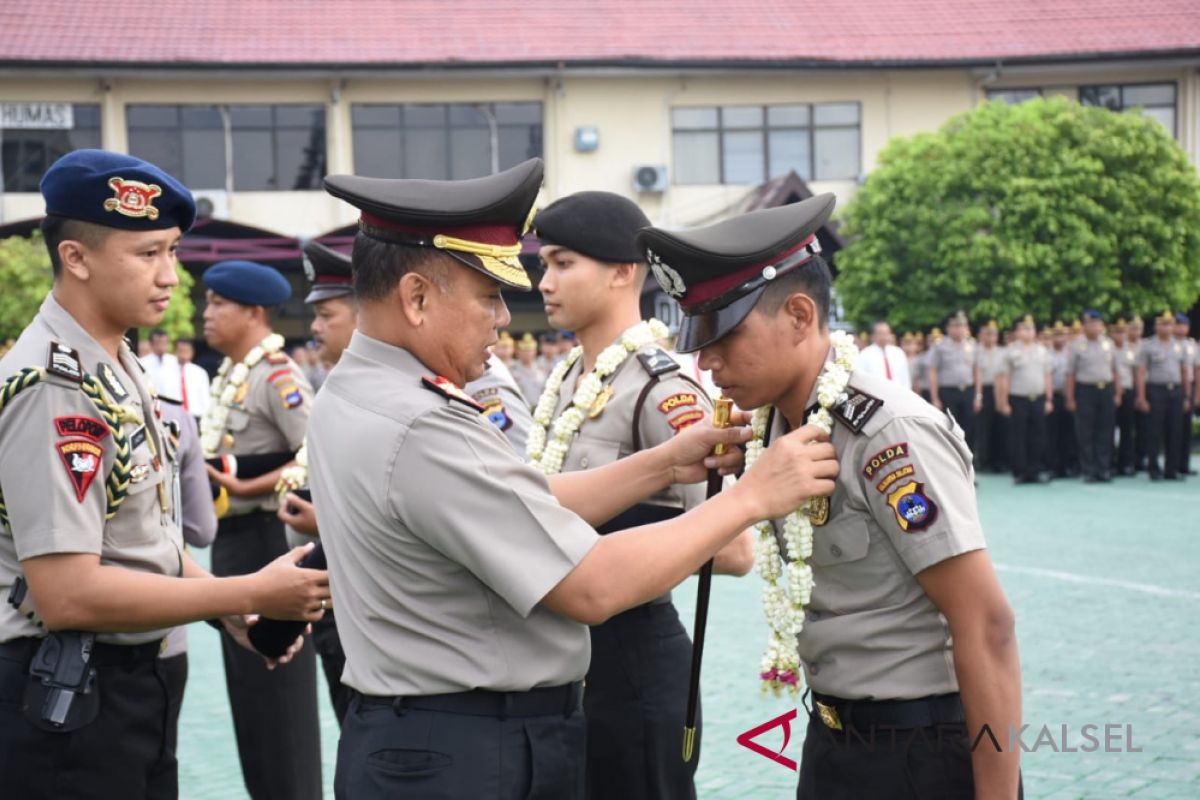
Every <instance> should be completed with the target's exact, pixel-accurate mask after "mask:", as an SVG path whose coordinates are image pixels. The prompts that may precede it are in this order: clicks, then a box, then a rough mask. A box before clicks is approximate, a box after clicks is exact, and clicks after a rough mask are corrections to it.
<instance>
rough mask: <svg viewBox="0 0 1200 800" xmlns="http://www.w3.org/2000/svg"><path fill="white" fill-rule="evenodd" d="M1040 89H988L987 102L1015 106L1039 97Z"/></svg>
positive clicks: (1040, 94)
mask: <svg viewBox="0 0 1200 800" xmlns="http://www.w3.org/2000/svg"><path fill="white" fill-rule="evenodd" d="M1041 96H1042V90H1041V89H988V90H987V99H988V100H1000V101H1001V102H1004V103H1008V104H1009V105H1014V106H1015V105H1017V104H1018V103H1024V102H1025V101H1026V100H1032V99H1034V98H1035V97H1041Z"/></svg>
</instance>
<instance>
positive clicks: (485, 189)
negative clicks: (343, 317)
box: [309, 159, 836, 800]
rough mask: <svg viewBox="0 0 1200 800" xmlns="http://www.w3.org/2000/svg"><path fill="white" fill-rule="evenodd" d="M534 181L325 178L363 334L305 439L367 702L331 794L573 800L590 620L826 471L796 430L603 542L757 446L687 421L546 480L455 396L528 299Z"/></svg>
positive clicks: (620, 607) (669, 575)
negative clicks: (678, 509) (353, 215)
mask: <svg viewBox="0 0 1200 800" xmlns="http://www.w3.org/2000/svg"><path fill="white" fill-rule="evenodd" d="M541 178H542V164H541V161H540V160H538V159H534V160H531V161H528V162H525V163H524V164H521V165H518V166H516V167H514V168H512V169H510V170H508V171H505V172H501V173H498V174H496V175H493V176H490V177H487V178H481V179H478V180H472V181H458V182H454V181H447V182H437V181H415V180H385V179H372V178H359V177H354V176H344V175H340V176H330V177H328V178H326V179H325V186H326V190H327V191H329V192H330V193H331V194H333V195H335V196H337V197H340V198H342V199H345V200H347V201H349V202H350V203H352V204H354V205H355V206H357V207H359V208H360V209H361V210H362V217H361V219H360V222H359V233H358V235H357V236H356V237H355V243H354V253H353V258H354V271H355V272H354V282H355V291H356V295H357V297H358V302H359V330H358V331H357V332H356V333H355V334H354V337H353V339H352V340H351V342H350V347H349V348H348V349H347V350H346V352H345V354H344V355H343V356H342V360H341V361H340V362H339V364H338V366H337V368H336V369H335V370H334V371H333V372H332V373H331V374H330V376H329V379H328V381H327V382H326V384H325V386H324V388H323V389H322V391H321V394H320V396H318V397H317V400H316V403H315V407H314V409H313V419H312V427H311V429H310V431H309V472H310V477H311V482H312V490H313V500H314V506H315V507H316V511H317V518H318V521H319V523H320V528H321V539H322V542H323V543H324V545H325V547H326V549H327V551H328V554H329V563H330V567H331V570H332V578H331V582H332V585H333V586H334V587H335V588H336V591H337V594H335V597H334V599H335V602H336V604H337V609H338V626H339V632H340V634H341V637H342V644H343V646H344V647H345V650H346V672H345V675H344V676H343V681H344V682H345V683H346V684H347V685H349V686H350V687H352V688H353V689H354V690H355V691H356V695H355V699H354V700H353V701H352V702H351V706H350V711H349V713H348V714H347V716H346V723H345V726H344V727H343V731H342V739H341V743H340V745H339V752H338V771H337V778H336V780H335V793H336V795H337V797H339V798H353V799H354V800H363V799H368V800H369V799H370V798H377V797H378V798H383V797H386V798H393V797H472V798H474V797H488V798H513V799H514V800H516V799H517V798H530V799H531V800H539V799H540V798H545V799H546V800H572V799H573V798H582V797H583V796H584V775H585V773H584V758H585V744H584V738H585V734H584V719H583V715H582V713H581V692H582V686H581V679H582V678H583V676H584V674H585V672H586V671H587V668H588V656H589V649H590V648H589V638H588V629H587V625H588V624H599V623H601V622H603V621H604V620H606V619H608V618H609V617H612V616H613V615H615V614H617V613H620V612H621V611H624V610H626V609H628V608H632V607H634V606H639V605H642V604H644V603H646V602H648V601H649V600H651V599H652V598H655V597H659V596H662V595H663V594H665V593H666V592H667V591H669V590H670V589H671V588H672V587H673V586H674V585H675V584H677V583H679V582H680V581H682V580H683V579H684V578H686V577H687V576H688V575H690V574H691V573H692V572H694V571H696V570H697V569H699V567H700V566H701V565H702V564H703V563H704V562H705V561H706V560H707V559H709V558H711V557H712V556H713V554H714V553H716V552H717V551H718V550H719V549H721V548H722V547H724V546H725V545H726V544H728V543H729V542H731V541H732V540H734V539H735V538H736V537H738V536H739V535H740V534H741V533H742V529H743V528H744V527H745V526H746V525H747V524H748V523H749V522H751V521H752V520H754V519H759V518H762V515H763V513H764V512H765V513H767V515H774V514H778V513H779V511H780V509H782V508H785V507H789V506H790V505H793V504H794V503H795V502H796V501H797V499H798V498H801V497H808V496H812V495H814V494H819V493H820V492H821V491H828V490H829V489H830V488H831V484H830V482H829V481H828V480H826V479H825V476H830V475H833V474H834V473H836V465H835V464H833V463H832V461H831V459H830V456H831V455H832V448H830V447H829V446H828V444H827V443H821V442H820V441H818V439H819V437H817V436H816V435H815V433H814V432H813V430H812V429H811V428H805V429H803V430H800V431H797V432H796V433H795V434H793V435H792V436H789V437H787V438H786V439H785V440H783V441H782V442H781V443H780V444H781V445H782V446H783V447H782V449H781V450H780V451H779V452H778V453H772V454H768V456H764V460H760V461H759V462H758V464H756V465H755V467H754V468H752V469H749V470H747V471H746V473H745V475H744V476H743V477H742V479H741V480H740V481H738V482H737V484H735V485H734V486H733V487H731V488H730V489H728V490H727V491H725V492H722V493H721V494H720V495H719V496H717V497H716V498H714V499H713V500H711V501H709V502H707V503H705V504H704V505H703V506H702V507H701V508H699V509H693V510H692V511H689V512H687V513H685V514H683V515H681V516H679V517H677V518H675V519H670V520H666V521H664V522H659V523H657V524H655V525H652V526H641V527H638V528H633V529H629V530H624V531H619V532H616V533H612V534H609V535H607V536H602V537H598V536H597V535H596V533H595V531H594V530H593V528H592V525H599V524H603V523H604V522H606V521H608V520H609V519H611V518H613V517H615V516H616V515H617V514H618V513H620V512H621V511H623V510H624V509H626V508H628V507H630V506H632V505H634V504H635V503H638V502H641V501H642V500H644V499H646V498H647V497H650V496H653V495H655V494H657V493H658V492H661V491H663V490H665V489H667V487H668V486H670V485H672V484H676V483H681V482H684V483H686V482H692V481H696V480H699V479H701V478H702V477H703V476H704V474H705V470H704V469H703V468H699V465H698V464H696V461H697V457H703V456H704V455H705V454H707V453H709V452H710V451H711V449H712V447H713V446H714V444H716V443H717V442H721V441H725V442H734V441H745V440H746V438H747V435H746V433H745V431H743V430H737V429H734V430H728V431H718V430H716V429H715V428H713V427H711V426H708V425H692V426H691V427H689V428H687V429H685V430H683V431H682V432H681V433H680V434H679V435H677V436H675V437H673V438H672V439H670V440H669V441H667V442H666V443H664V444H662V445H660V446H658V447H656V448H652V449H648V450H643V451H642V452H639V453H634V454H632V455H631V456H629V457H628V458H624V459H621V460H619V461H617V462H615V463H612V464H608V465H606V466H603V467H599V468H596V469H591V470H588V471H585V472H576V473H570V474H560V475H554V476H550V478H549V479H547V477H546V476H545V475H543V474H542V473H541V472H539V471H538V470H536V469H534V468H533V467H532V466H530V465H528V464H526V463H525V462H524V461H523V460H522V459H521V458H520V457H518V456H517V454H516V453H514V452H513V450H512V448H511V446H510V445H509V443H508V441H507V440H506V439H505V438H504V436H503V435H502V434H501V433H500V431H499V430H497V429H496V427H495V426H494V425H492V424H491V423H490V422H488V421H487V420H486V419H485V418H484V417H483V416H481V415H480V413H479V412H480V409H479V406H478V404H476V403H475V402H474V401H473V400H472V399H471V398H470V397H469V396H468V395H466V393H465V392H463V391H462V390H461V389H460V388H458V387H459V386H461V385H462V384H464V383H466V382H468V381H470V380H472V379H473V378H475V377H477V376H478V375H479V374H480V373H481V372H482V370H483V365H484V363H485V361H486V360H487V358H488V349H487V348H488V347H489V345H491V344H492V343H493V342H494V341H495V340H496V336H497V330H498V329H499V328H501V327H503V326H505V325H506V324H507V323H508V322H509V321H510V316H509V313H508V310H507V307H506V306H505V304H504V300H503V297H502V295H501V288H502V287H511V288H515V289H523V290H528V289H530V288H531V282H530V280H529V277H528V276H527V275H526V274H525V271H524V269H522V267H521V265H520V262H519V261H518V260H517V255H518V253H519V252H520V249H521V245H520V236H521V235H522V233H523V232H524V228H525V224H527V223H526V220H528V219H529V217H530V211H531V210H532V207H533V203H534V200H535V198H536V195H537V191H538V187H539V186H540V184H541ZM523 223H525V224H523ZM768 457H770V458H771V459H772V460H771V461H770V463H765V459H767V458H768ZM713 463H714V464H715V465H717V466H720V465H725V466H727V467H728V466H729V465H731V464H734V463H737V457H736V455H735V454H734V453H729V454H727V455H726V456H723V457H720V458H717V459H715V460H714V461H713ZM789 471H794V473H793V475H791V476H790V477H789V475H788V472H789ZM552 492H553V493H552ZM779 495H784V496H786V497H783V496H779ZM560 500H561V501H562V504H560ZM768 506H769V507H770V510H768V508H767V507H768ZM680 736H681V739H682V731H681V732H680ZM485 753H486V754H487V755H486V756H483V755H482V754H485ZM674 757H675V758H678V757H679V756H678V752H677V753H676V754H675V756H674Z"/></svg>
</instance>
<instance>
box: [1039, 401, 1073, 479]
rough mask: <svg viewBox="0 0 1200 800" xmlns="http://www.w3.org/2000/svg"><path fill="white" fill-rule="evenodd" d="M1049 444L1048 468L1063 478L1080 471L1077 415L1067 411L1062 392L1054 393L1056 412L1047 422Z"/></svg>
mask: <svg viewBox="0 0 1200 800" xmlns="http://www.w3.org/2000/svg"><path fill="white" fill-rule="evenodd" d="M1046 432H1047V434H1048V436H1049V443H1048V444H1047V446H1046V467H1047V468H1048V469H1049V470H1050V471H1051V472H1053V473H1054V474H1055V475H1056V476H1058V477H1060V478H1062V477H1066V476H1068V475H1074V474H1075V473H1077V472H1078V471H1079V448H1078V443H1077V441H1076V439H1075V415H1074V414H1072V413H1071V412H1070V411H1067V400H1066V397H1065V396H1064V395H1063V393H1062V392H1055V393H1054V410H1053V411H1051V412H1050V418H1049V419H1048V420H1047V421H1046Z"/></svg>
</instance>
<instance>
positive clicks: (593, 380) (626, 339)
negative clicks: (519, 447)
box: [525, 319, 670, 475]
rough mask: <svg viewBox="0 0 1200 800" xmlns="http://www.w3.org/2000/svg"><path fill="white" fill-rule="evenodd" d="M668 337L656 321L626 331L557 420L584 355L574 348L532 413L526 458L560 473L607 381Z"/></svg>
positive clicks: (551, 472)
mask: <svg viewBox="0 0 1200 800" xmlns="http://www.w3.org/2000/svg"><path fill="white" fill-rule="evenodd" d="M668 336H670V331H668V330H667V326H666V325H664V324H663V323H661V322H659V321H658V320H656V319H648V320H644V321H642V322H639V323H637V324H636V325H634V326H632V327H631V328H629V329H628V330H626V331H625V332H624V333H622V334H621V339H620V341H618V342H616V343H615V344H611V345H609V346H608V347H606V348H604V349H603V350H602V351H600V355H599V356H597V358H596V365H595V366H594V367H592V371H591V372H589V373H588V374H587V377H585V378H584V379H583V380H582V381H581V382H580V383H579V387H578V388H577V389H576V390H575V394H574V396H573V397H572V398H571V405H570V406H568V407H567V409H566V410H565V411H563V413H562V414H560V415H559V417H558V419H557V420H554V419H553V414H554V409H555V407H557V406H558V396H559V392H561V391H562V384H563V378H565V377H566V374H567V372H569V371H570V369H571V367H573V366H575V362H576V361H578V360H579V358H580V356H582V355H583V348H582V347H579V346H576V347H574V348H573V349H572V350H571V352H570V353H568V354H567V357H566V358H564V359H563V360H562V361H560V362H559V363H558V366H556V367H555V368H554V371H553V372H551V373H550V377H548V378H546V385H545V387H544V388H543V389H542V396H541V398H539V399H538V402H537V407H536V408H534V410H533V421H534V425H533V426H532V427H531V428H530V430H529V439H528V441H527V442H526V445H525V456H526V458H528V459H529V463H531V464H532V465H533V466H534V467H536V468H537V469H540V470H541V471H542V472H543V473H545V474H546V475H556V474H558V472H560V471H561V470H562V466H563V459H565V458H566V456H567V451H568V450H569V449H570V447H571V439H572V437H574V436H575V434H576V432H578V431H579V427H580V426H581V425H583V421H584V420H585V419H587V416H588V411H589V410H590V409H591V407H592V404H593V403H594V402H596V398H597V397H599V396H600V392H601V390H602V389H603V388H604V381H605V379H606V378H608V377H609V376H610V375H612V374H613V373H614V372H616V371H617V370H618V369H619V368H620V367H621V365H622V364H624V363H625V359H627V358H629V355H630V354H631V353H636V352H637V351H638V350H641V349H642V348H643V347H648V346H650V345H652V344H655V343H657V342H658V341H659V340H661V339H665V338H667V337H668ZM551 422H553V425H552V424H551Z"/></svg>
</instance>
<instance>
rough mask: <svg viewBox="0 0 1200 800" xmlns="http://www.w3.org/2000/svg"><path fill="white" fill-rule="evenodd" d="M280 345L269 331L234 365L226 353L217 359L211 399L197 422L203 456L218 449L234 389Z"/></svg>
mask: <svg viewBox="0 0 1200 800" xmlns="http://www.w3.org/2000/svg"><path fill="white" fill-rule="evenodd" d="M283 344H284V342H283V337H282V336H280V335H279V334H277V333H272V334H271V335H269V336H267V337H266V338H265V339H263V340H262V341H261V342H259V344H258V345H257V346H255V348H254V349H253V350H251V351H250V352H249V353H247V354H246V357H245V358H244V359H242V360H241V361H240V362H239V363H238V364H237V366H234V364H233V359H231V358H229V357H228V356H226V358H225V360H224V361H222V362H221V368H220V369H218V370H217V377H216V378H215V379H214V380H213V382H212V389H211V391H210V394H211V396H212V400H211V402H210V403H209V404H208V411H207V412H206V413H205V414H204V419H203V420H202V421H201V422H200V445H201V446H202V447H203V448H204V457H205V458H212V457H213V456H215V455H216V454H217V450H219V449H220V448H221V436H222V434H224V433H225V420H226V419H228V418H229V408H230V406H232V405H233V403H234V401H235V398H237V394H238V390H239V389H241V388H242V386H243V385H244V384H245V383H246V378H248V377H249V376H250V370H251V369H253V368H254V366H255V365H256V364H257V363H258V362H259V361H262V360H263V358H265V357H266V356H269V355H272V354H273V353H278V352H279V351H280V350H282V349H283ZM231 368H232V369H231Z"/></svg>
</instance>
